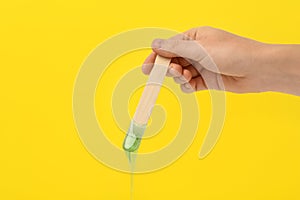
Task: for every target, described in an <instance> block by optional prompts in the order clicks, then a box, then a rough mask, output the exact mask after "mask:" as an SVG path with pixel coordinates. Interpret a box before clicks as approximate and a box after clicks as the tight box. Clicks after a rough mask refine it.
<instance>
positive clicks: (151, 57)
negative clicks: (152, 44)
mask: <svg viewBox="0 0 300 200" xmlns="http://www.w3.org/2000/svg"><path fill="white" fill-rule="evenodd" d="M156 55H157V54H156V53H155V52H151V54H150V55H149V56H147V58H146V59H145V61H144V64H148V63H154V61H155V58H156Z"/></svg>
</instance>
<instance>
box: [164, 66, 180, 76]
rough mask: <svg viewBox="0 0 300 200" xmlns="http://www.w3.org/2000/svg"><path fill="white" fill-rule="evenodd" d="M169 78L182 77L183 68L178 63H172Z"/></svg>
mask: <svg viewBox="0 0 300 200" xmlns="http://www.w3.org/2000/svg"><path fill="white" fill-rule="evenodd" d="M167 75H168V76H170V77H179V76H181V75H182V66H181V65H179V64H177V63H171V64H170V65H169V69H168V73H167Z"/></svg>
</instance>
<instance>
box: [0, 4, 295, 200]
mask: <svg viewBox="0 0 300 200" xmlns="http://www.w3.org/2000/svg"><path fill="white" fill-rule="evenodd" d="M299 8H300V2H299V0H286V1H284V2H283V1H274V0H273V1H271V0H266V1H262V0H251V1H241V0H227V1H221V0H219V1H212V0H211V1H199V0H192V1H183V2H180V1H169V0H168V1H158V0H153V1H144V0H138V1H137V0H135V1H96V0H93V1H91V0H86V1H82V2H80V1H69V0H65V1H58V0H52V1H49V0H46V1H37V0H28V1H25V0H24V1H2V2H1V3H0V67H1V68H0V70H1V71H0V88H1V92H0V152H1V155H0V199H5V200H13V199H20V200H21V199H22V200H24V199H30V200H35V199H42V200H46V199H49V200H50V199H51V200H52V199H57V200H59V199H61V200H65V199H72V200H81V199H84V200H96V199H129V198H130V195H129V194H130V192H129V191H130V176H129V175H128V174H126V173H121V172H118V171H115V170H112V169H110V168H108V167H106V166H104V165H102V164H101V163H99V162H98V161H97V160H96V159H94V158H93V157H92V156H91V155H90V154H89V153H88V152H87V151H86V149H85V148H84V147H83V145H82V144H81V141H80V139H79V137H78V134H77V132H76V128H75V124H74V121H73V116H72V92H73V86H74V82H75V78H76V75H77V73H78V71H79V69H80V65H81V63H82V62H83V61H84V59H85V58H86V56H87V55H88V54H89V52H90V51H92V50H93V49H94V48H95V47H96V46H97V45H98V44H99V43H101V42H103V41H104V40H106V39H107V38H108V37H110V36H112V35H114V34H117V33H119V32H122V31H126V30H131V29H134V28H142V27H162V28H169V29H174V30H177V31H185V30H187V29H189V28H192V27H196V26H203V25H210V26H214V27H218V28H221V29H225V30H228V31H230V32H233V33H236V34H239V35H243V36H246V37H251V38H253V39H256V40H260V41H263V42H269V43H300V28H299V25H300V15H299ZM150 43H151V41H149V44H150ZM148 53H149V51H142V52H137V55H138V56H132V55H128V57H124V59H123V60H120V61H119V63H116V64H115V65H119V66H120V67H121V66H122V65H124V64H126V63H127V64H128V63H134V64H135V66H136V64H138V63H141V62H142V61H143V59H144V58H145V57H146V55H147V54H148ZM117 75H118V73H116V76H117ZM112 76H114V75H113V73H112ZM114 78H116V77H114ZM197 97H198V99H199V101H201V116H202V119H203V120H202V121H200V122H199V123H200V125H199V131H198V134H197V137H196V139H195V141H194V143H193V145H192V146H191V148H190V149H189V150H188V151H187V152H186V153H185V154H184V156H183V157H181V158H180V159H179V160H178V161H177V162H175V163H174V164H172V165H170V166H169V167H167V168H164V169H162V170H160V171H157V172H154V173H148V174H141V175H136V176H135V177H134V199H142V200H148V199H149V200H152V199H206V200H210V199H211V200H212V199H231V200H233V199H244V200H246V199H249V200H253V199H262V200H263V199H273V200H275V199H300V192H299V187H300V117H299V113H300V98H299V97H295V96H291V95H285V94H279V93H264V94H247V95H237V94H232V93H227V103H226V104H227V108H226V114H227V115H226V121H225V124H224V129H223V131H222V136H221V138H220V140H219V142H218V144H217V146H216V148H215V149H214V150H213V152H212V153H211V154H210V155H209V156H208V157H207V158H206V159H204V160H199V159H198V153H199V147H200V145H201V142H202V141H203V137H204V135H205V133H206V131H207V127H208V125H209V116H210V112H211V110H210V109H209V106H210V102H209V98H208V93H207V92H201V93H198V94H197ZM160 101H161V103H162V104H163V103H167V99H164V98H162V97H161V98H160ZM96 106H97V105H96ZM131 107H132V108H130V109H131V112H132V111H133V110H134V107H133V106H131ZM206 116H207V117H206ZM108 126H109V124H108ZM111 126H114V124H111ZM168 139H169V138H168V137H166V138H165V139H162V140H159V141H158V142H157V143H156V145H157V146H158V147H160V146H164V144H165V143H166V142H167V141H168ZM118 140H120V141H121V140H122V139H120V138H119V139H118ZM145 144H146V143H145ZM146 147H147V145H146V146H145V148H146ZM148 147H149V148H150V149H151V148H152V147H151V145H148ZM152 150H153V149H152Z"/></svg>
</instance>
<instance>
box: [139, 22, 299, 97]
mask: <svg viewBox="0 0 300 200" xmlns="http://www.w3.org/2000/svg"><path fill="white" fill-rule="evenodd" d="M152 48H153V53H152V54H150V55H149V57H148V58H147V59H146V60H145V63H144V65H143V68H142V70H143V72H144V73H145V74H149V73H150V71H151V69H152V66H153V62H154V60H155V56H156V54H159V55H161V56H164V57H168V58H172V60H171V63H170V66H169V70H168V74H167V75H168V76H171V77H173V78H174V80H175V82H176V83H178V84H180V85H181V89H182V90H183V91H184V92H193V91H198V90H205V89H217V90H226V91H231V92H236V93H249V92H264V91H279V92H286V93H290V94H296V95H300V46H299V45H271V44H265V43H261V42H257V41H254V40H251V39H247V38H243V37H240V36H237V35H234V34H231V33H228V32H225V31H222V30H219V29H215V28H211V27H200V28H194V29H191V30H188V31H186V32H184V33H182V34H179V35H176V36H174V37H172V38H170V39H167V40H162V39H156V40H154V41H153V43H152Z"/></svg>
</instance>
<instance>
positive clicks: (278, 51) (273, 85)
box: [258, 44, 300, 95]
mask: <svg viewBox="0 0 300 200" xmlns="http://www.w3.org/2000/svg"><path fill="white" fill-rule="evenodd" d="M259 61H260V63H261V64H260V65H258V66H260V69H259V71H258V72H259V73H260V74H259V76H260V78H261V82H262V85H263V88H264V90H265V91H274V92H284V93H289V94H294V95H300V45H274V44H264V45H263V50H262V51H261V53H260V55H259Z"/></svg>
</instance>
